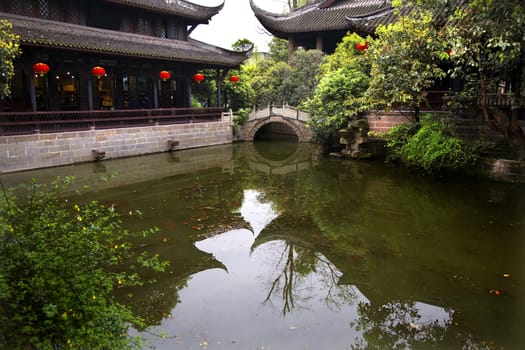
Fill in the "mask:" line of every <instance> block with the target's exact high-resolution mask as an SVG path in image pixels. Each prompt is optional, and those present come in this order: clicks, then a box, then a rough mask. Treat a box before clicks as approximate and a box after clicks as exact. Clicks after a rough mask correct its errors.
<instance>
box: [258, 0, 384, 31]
mask: <svg viewBox="0 0 525 350" xmlns="http://www.w3.org/2000/svg"><path fill="white" fill-rule="evenodd" d="M250 5H251V7H252V9H253V11H254V13H255V16H256V17H257V19H258V20H259V21H260V22H261V24H262V25H263V26H264V27H265V28H266V29H267V30H268V31H269V32H271V33H272V34H274V35H277V36H280V37H283V36H286V34H290V33H305V32H319V31H329V30H343V29H350V27H351V26H350V23H349V21H348V20H347V18H353V17H358V18H364V17H366V16H369V15H374V14H376V13H377V12H378V11H381V10H386V9H390V8H391V6H390V2H389V1H388V0H339V1H329V0H320V1H317V2H315V3H313V4H310V5H307V6H304V7H301V8H299V9H296V10H295V11H293V12H291V13H289V14H274V13H270V12H268V11H265V10H263V9H261V8H259V7H257V6H256V5H255V4H254V2H253V0H250Z"/></svg>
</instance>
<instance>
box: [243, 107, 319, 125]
mask: <svg viewBox="0 0 525 350" xmlns="http://www.w3.org/2000/svg"><path fill="white" fill-rule="evenodd" d="M272 115H279V116H282V117H284V118H289V119H295V120H299V121H301V122H303V123H306V122H307V121H308V119H310V113H308V112H304V111H300V110H298V109H297V108H295V107H292V106H289V105H287V104H283V105H282V106H275V105H273V104H271V105H268V106H267V107H265V108H261V109H256V107H255V106H254V107H253V109H252V112H251V113H250V117H249V119H248V120H255V119H263V118H268V117H270V116H272Z"/></svg>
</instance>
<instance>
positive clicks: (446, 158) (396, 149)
mask: <svg viewBox="0 0 525 350" xmlns="http://www.w3.org/2000/svg"><path fill="white" fill-rule="evenodd" d="M385 138H386V139H387V151H388V160H390V161H401V162H402V163H404V164H406V165H408V166H410V167H414V168H417V169H420V170H422V171H423V172H425V173H428V174H431V173H442V172H457V171H461V170H465V169H467V168H468V167H469V166H471V165H473V164H475V162H476V161H477V160H478V158H479V146H477V145H475V144H468V143H466V142H465V141H463V140H461V139H459V138H458V137H455V136H453V134H452V131H451V130H450V127H449V125H448V124H447V123H446V122H445V121H444V120H441V119H432V118H431V117H425V118H422V121H421V123H420V124H412V123H410V124H409V123H406V124H401V125H398V126H395V127H393V128H392V129H390V130H389V131H388V132H387V133H386V135H385Z"/></svg>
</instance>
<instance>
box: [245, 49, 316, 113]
mask: <svg viewBox="0 0 525 350" xmlns="http://www.w3.org/2000/svg"><path fill="white" fill-rule="evenodd" d="M321 61H322V53H321V52H320V51H317V50H297V51H296V52H294V54H293V55H292V56H291V58H290V62H289V63H288V60H286V61H281V60H279V61H276V60H273V59H269V60H265V61H263V62H261V63H260V64H259V65H258V70H257V71H256V72H255V75H254V76H253V78H252V86H253V89H254V91H255V103H256V105H258V106H265V105H267V104H269V103H277V104H280V103H288V104H290V105H293V106H297V105H299V104H300V103H302V102H303V101H304V100H306V99H307V98H309V97H311V95H312V92H313V88H314V86H315V85H316V83H317V79H318V77H317V75H318V74H317V71H318V69H319V65H320V64H321Z"/></svg>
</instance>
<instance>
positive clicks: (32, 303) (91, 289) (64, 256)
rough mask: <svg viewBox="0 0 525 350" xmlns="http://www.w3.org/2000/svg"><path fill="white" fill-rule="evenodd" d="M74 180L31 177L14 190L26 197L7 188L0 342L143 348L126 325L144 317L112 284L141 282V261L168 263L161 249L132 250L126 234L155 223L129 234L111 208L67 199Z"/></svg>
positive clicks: (155, 265)
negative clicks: (47, 181)
mask: <svg viewBox="0 0 525 350" xmlns="http://www.w3.org/2000/svg"><path fill="white" fill-rule="evenodd" d="M71 181H72V179H71V178H66V179H64V180H63V181H57V182H55V183H54V184H53V185H52V186H45V185H40V184H37V183H36V182H33V183H32V184H30V185H27V186H24V187H22V188H17V189H16V192H17V193H22V194H24V195H23V196H22V197H21V198H17V197H15V195H14V193H15V189H10V190H8V189H5V188H3V187H2V190H3V191H2V193H1V197H0V255H1V256H2V259H0V348H3V349H30V350H31V349H42V350H47V349H65V348H74V349H130V348H140V347H139V346H140V344H139V343H138V342H137V341H138V339H131V338H130V337H129V336H128V328H129V327H130V325H131V324H135V325H139V324H141V320H140V319H139V318H138V317H135V316H134V315H133V314H132V313H131V311H130V310H129V309H128V308H127V307H125V306H123V305H121V304H119V303H117V302H116V301H115V299H114V296H113V289H114V288H117V287H120V286H133V285H137V284H139V283H140V277H139V275H138V269H139V268H142V267H147V268H151V269H153V270H155V271H162V270H163V269H164V268H165V267H166V266H167V263H165V262H161V261H159V259H158V256H153V257H148V256H147V255H146V254H145V253H144V254H140V255H138V256H136V255H134V254H133V250H132V248H133V246H132V245H131V244H130V243H129V241H128V240H129V239H130V238H131V237H133V236H135V235H139V236H143V235H148V234H151V233H153V232H154V231H155V230H153V229H151V230H145V231H141V232H138V233H136V234H134V233H131V232H129V231H127V230H126V229H124V228H123V227H122V223H121V221H120V219H119V217H118V214H117V213H116V211H115V210H113V208H111V207H104V206H101V205H100V204H98V203H97V202H91V203H82V202H81V201H80V197H77V198H69V199H67V198H64V196H63V190H64V189H65V187H64V186H67V185H68V184H70V183H71ZM129 262H132V265H131V267H130V266H128V267H126V268H124V264H126V263H129ZM126 271H129V272H126Z"/></svg>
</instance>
